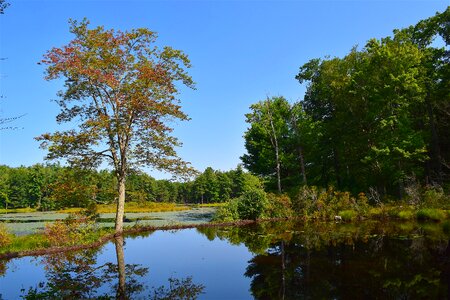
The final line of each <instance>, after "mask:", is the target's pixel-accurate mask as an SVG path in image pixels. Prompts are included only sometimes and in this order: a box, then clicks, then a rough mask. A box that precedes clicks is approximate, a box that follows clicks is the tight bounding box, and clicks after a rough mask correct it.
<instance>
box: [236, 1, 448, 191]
mask: <svg viewBox="0 0 450 300" xmlns="http://www.w3.org/2000/svg"><path fill="white" fill-rule="evenodd" d="M449 22H450V8H447V10H446V11H444V12H442V13H437V14H436V15H435V16H433V17H431V18H428V19H426V20H422V21H420V22H419V23H418V24H416V25H414V26H410V27H408V28H405V29H401V30H394V34H393V36H390V37H386V38H382V39H371V40H369V41H368V42H367V44H366V45H365V47H364V48H362V49H357V47H354V48H353V49H351V51H350V52H349V53H348V54H347V55H346V56H344V57H342V58H339V57H334V58H330V57H326V58H320V59H319V58H317V59H311V60H310V61H308V62H307V63H305V64H304V65H302V66H301V67H300V70H299V73H298V74H297V76H296V79H297V80H298V81H299V83H306V84H307V89H306V94H305V96H304V99H303V100H301V101H299V102H296V103H293V104H291V103H289V102H288V101H287V100H286V99H285V98H284V97H282V96H278V97H271V98H267V99H265V100H262V101H259V102H257V103H255V104H253V105H252V106H251V107H250V110H251V112H250V113H248V114H247V115H246V121H247V122H248V123H249V125H250V126H249V128H248V130H247V131H246V132H245V135H244V137H245V147H246V150H247V153H246V154H244V155H243V156H242V161H243V163H244V166H245V167H246V168H247V169H248V170H250V171H251V172H252V173H254V174H257V175H259V176H261V177H263V178H264V179H265V181H266V186H267V188H268V189H269V190H275V191H278V192H289V191H292V190H295V189H296V188H298V187H299V186H301V185H306V184H308V185H317V186H323V187H327V186H334V187H336V188H337V189H339V190H348V191H352V192H354V193H358V192H361V191H366V192H368V191H369V190H371V191H376V192H377V193H378V194H381V195H392V196H396V197H399V198H402V196H403V193H404V191H405V186H406V185H407V184H408V183H409V182H411V181H419V182H420V183H422V184H423V185H439V186H444V187H445V186H447V187H448V185H449V183H450V85H449V83H450V64H449V62H450V51H449V50H448V46H449V43H450V27H449V26H448V24H449Z"/></svg>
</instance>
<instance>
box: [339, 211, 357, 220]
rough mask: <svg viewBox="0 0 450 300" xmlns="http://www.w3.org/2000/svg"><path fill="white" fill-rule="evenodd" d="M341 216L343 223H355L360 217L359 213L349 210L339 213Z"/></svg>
mask: <svg viewBox="0 0 450 300" xmlns="http://www.w3.org/2000/svg"><path fill="white" fill-rule="evenodd" d="M339 216H341V218H342V220H343V221H353V220H355V219H356V218H357V217H358V213H357V212H356V211H354V210H351V209H348V210H343V211H341V212H339Z"/></svg>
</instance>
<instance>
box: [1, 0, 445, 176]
mask: <svg viewBox="0 0 450 300" xmlns="http://www.w3.org/2000/svg"><path fill="white" fill-rule="evenodd" d="M9 2H10V3H11V6H10V7H9V8H8V9H7V10H6V11H5V14H4V15H0V57H4V58H7V59H6V60H2V61H0V89H1V90H0V94H1V95H3V96H4V97H6V98H4V99H2V100H1V101H0V117H3V118H5V117H10V116H17V115H22V114H26V115H25V116H24V117H22V118H20V119H19V120H17V121H16V122H15V123H14V126H18V127H20V128H21V129H18V130H14V131H10V130H2V131H0V164H6V165H10V166H20V165H25V166H28V165H32V164H35V163H42V162H43V157H44V156H45V151H44V150H41V149H39V144H38V142H36V141H35V140H34V139H33V138H34V137H36V136H38V135H40V134H42V133H44V132H53V131H55V130H57V129H58V125H57V124H56V121H55V116H56V114H57V113H58V107H57V105H56V103H54V102H51V100H52V99H56V93H57V91H58V90H60V89H61V88H62V82H61V81H52V82H47V81H45V80H44V79H43V73H44V67H43V66H40V65H37V62H38V61H39V60H41V59H42V55H43V54H44V53H45V52H46V51H47V50H49V49H50V48H51V47H54V46H58V47H59V46H62V45H64V44H66V43H67V42H68V41H70V40H71V38H72V36H71V35H70V33H69V30H68V22H67V21H68V19H69V18H72V19H78V20H81V19H82V18H83V17H87V18H88V19H89V20H90V21H91V25H92V26H93V27H94V26H97V25H104V26H105V27H106V28H114V29H120V30H127V29H131V28H139V27H147V28H149V29H151V30H153V31H156V32H158V35H159V39H158V44H159V45H161V46H162V45H169V46H172V47H174V48H177V49H181V50H183V51H184V52H186V53H187V54H188V55H189V57H190V59H191V62H192V65H193V67H192V69H191V70H190V74H191V75H192V77H193V79H194V80H195V81H196V83H197V90H195V91H192V90H186V89H183V90H182V93H181V94H180V98H181V100H182V106H183V108H184V111H185V112H186V113H188V115H189V116H190V117H191V118H192V120H191V121H189V122H183V123H180V124H175V135H176V136H177V137H179V138H180V140H181V141H182V142H183V144H184V145H183V147H182V148H180V149H179V154H180V156H181V157H182V158H183V159H185V160H187V161H190V162H191V163H192V164H193V166H194V167H195V168H197V169H198V170H204V169H205V168H206V167H208V166H212V167H213V168H214V169H220V170H229V169H232V168H235V167H236V166H237V164H238V163H240V160H239V157H240V156H241V155H242V154H243V153H244V152H245V148H244V140H243V138H242V136H243V134H244V132H245V130H246V128H247V124H246V123H245V117H244V114H245V113H247V112H249V106H250V105H251V104H252V103H254V102H257V101H258V100H261V99H264V98H266V97H267V96H278V95H283V96H285V97H286V98H287V99H288V100H289V101H291V102H294V101H297V100H299V99H302V98H303V95H304V91H305V87H304V86H301V85H300V84H299V83H298V82H297V81H296V80H295V78H294V77H295V75H296V74H297V72H298V69H299V67H300V66H301V65H302V64H304V63H306V62H307V61H308V60H310V59H312V58H317V57H324V56H326V55H330V56H343V55H345V54H346V53H347V52H348V51H349V50H350V49H351V48H352V47H353V46H354V45H359V47H363V46H364V44H365V42H366V41H367V40H368V39H370V38H373V37H375V38H381V37H384V36H388V35H390V34H391V33H392V30H393V29H394V28H402V27H406V26H409V25H413V24H415V23H417V22H418V21H419V20H421V19H424V18H427V17H430V16H432V15H434V14H435V13H436V12H437V11H443V10H445V8H446V7H447V6H448V5H449V2H448V1H441V0H439V1H437V0H436V1H435V0H423V1H419V0H416V1H406V0H403V1H395V0H389V1H388V0H386V1H371V0H361V1H321V0H317V1H301V0H299V1H237V0H236V1H213V0H211V1H206V0H204V1H187V0H186V1H171V0H167V1H144V0H140V1H112V0H99V1H88V0H80V1H75V0H72V1H69V0H56V1H37V0H35V1H31V0H30V1H14V0H10V1H9ZM147 171H148V172H149V173H150V174H152V175H153V176H155V177H157V178H163V177H167V176H166V175H164V174H161V173H158V172H153V171H151V169H147Z"/></svg>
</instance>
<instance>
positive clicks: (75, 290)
mask: <svg viewBox="0 0 450 300" xmlns="http://www.w3.org/2000/svg"><path fill="white" fill-rule="evenodd" d="M123 244H124V241H123V237H118V238H116V240H115V246H116V247H115V248H116V258H117V264H114V263H111V262H108V263H105V264H103V265H97V254H98V250H97V249H89V250H83V251H80V252H74V253H70V252H69V253H59V254H56V255H50V256H47V257H45V258H44V259H43V262H44V264H45V269H46V271H47V272H46V279H47V282H41V283H39V285H38V286H37V287H30V288H29V289H28V290H27V291H25V290H23V291H22V292H23V293H26V294H25V295H24V296H23V298H24V299H134V298H135V297H136V296H138V295H142V294H143V293H144V292H146V290H147V286H146V285H145V284H144V283H143V282H142V278H143V277H144V276H145V275H147V273H148V268H146V267H142V266H140V265H138V264H125V258H124V251H123ZM169 284H170V286H169V288H165V287H164V286H162V287H159V288H158V289H154V291H149V292H148V295H149V296H148V298H151V299H196V298H197V297H198V295H199V294H200V293H202V291H203V289H204V287H203V286H202V285H196V284H193V283H192V278H191V277H188V278H187V279H181V280H179V279H173V278H170V279H169ZM108 286H109V292H105V293H104V294H99V293H98V292H97V291H98V290H99V289H100V288H105V287H108ZM113 295H114V296H113Z"/></svg>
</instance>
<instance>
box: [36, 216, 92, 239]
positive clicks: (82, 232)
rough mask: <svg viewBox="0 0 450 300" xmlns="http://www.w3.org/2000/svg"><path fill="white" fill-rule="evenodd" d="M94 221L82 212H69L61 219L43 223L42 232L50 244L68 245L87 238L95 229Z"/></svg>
mask: <svg viewBox="0 0 450 300" xmlns="http://www.w3.org/2000/svg"><path fill="white" fill-rule="evenodd" d="M95 229H96V227H95V221H93V220H92V218H91V217H87V216H85V215H83V214H80V213H78V214H70V215H69V216H68V217H67V218H66V219H65V220H63V221H55V222H53V223H48V224H46V225H45V230H44V234H45V236H46V238H47V240H48V242H49V243H50V245H52V246H70V245H76V244H80V243H83V242H86V241H87V240H89V237H90V236H91V235H92V234H93V232H94V231H95Z"/></svg>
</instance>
